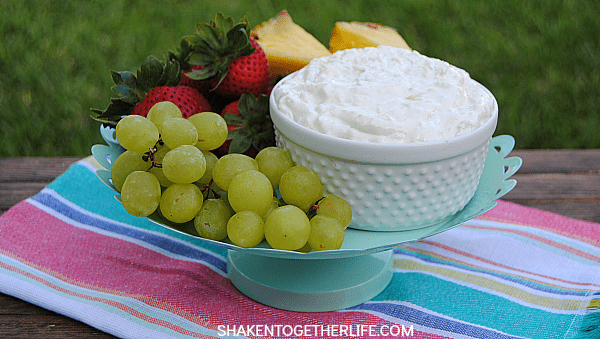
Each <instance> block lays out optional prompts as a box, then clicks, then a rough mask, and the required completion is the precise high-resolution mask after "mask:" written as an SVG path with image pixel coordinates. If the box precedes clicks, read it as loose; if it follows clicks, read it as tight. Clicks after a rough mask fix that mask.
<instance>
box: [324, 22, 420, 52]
mask: <svg viewBox="0 0 600 339" xmlns="http://www.w3.org/2000/svg"><path fill="white" fill-rule="evenodd" d="M379 45H387V46H394V47H400V48H406V49H411V48H410V47H409V46H408V44H407V43H406V41H404V39H403V38H402V36H401V35H400V34H399V33H398V31H396V30H395V29H393V28H391V27H388V26H384V25H381V24H374V23H370V22H356V21H352V22H344V21H339V22H336V23H335V27H334V28H333V31H332V32H331V39H330V40H329V50H330V51H331V53H335V52H336V51H339V50H343V49H348V48H363V47H376V46H379Z"/></svg>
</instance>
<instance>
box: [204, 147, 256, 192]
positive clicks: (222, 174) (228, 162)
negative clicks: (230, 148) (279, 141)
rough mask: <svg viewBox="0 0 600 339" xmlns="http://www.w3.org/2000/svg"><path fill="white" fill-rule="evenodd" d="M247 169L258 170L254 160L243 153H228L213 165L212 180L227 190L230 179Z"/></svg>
mask: <svg viewBox="0 0 600 339" xmlns="http://www.w3.org/2000/svg"><path fill="white" fill-rule="evenodd" d="M247 170H258V164H257V163H256V160H254V159H253V158H251V157H249V156H247V155H245V154H238V153H229V154H226V155H224V156H222V157H221V158H219V160H218V161H217V163H216V164H215V166H214V167H213V171H212V176H213V181H214V182H215V183H216V184H217V186H219V187H221V188H222V189H224V190H225V191H227V190H228V189H229V183H230V182H231V179H233V177H235V176H236V175H237V174H238V173H240V172H243V171H247Z"/></svg>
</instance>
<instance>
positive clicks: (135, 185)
mask: <svg viewBox="0 0 600 339" xmlns="http://www.w3.org/2000/svg"><path fill="white" fill-rule="evenodd" d="M160 192H161V191H160V184H159V183H158V179H156V177H155V176H154V175H152V174H151V173H148V172H145V171H135V172H132V173H130V174H129V175H128V176H127V179H125V182H124V183H123V189H122V190H121V202H122V203H123V207H125V210H126V211H127V212H128V213H129V214H131V215H134V216H136V217H147V216H149V215H150V214H152V213H154V211H156V208H157V207H158V204H159V202H160Z"/></svg>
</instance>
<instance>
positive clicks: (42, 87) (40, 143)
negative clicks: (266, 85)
mask: <svg viewBox="0 0 600 339" xmlns="http://www.w3.org/2000/svg"><path fill="white" fill-rule="evenodd" d="M250 3H251V4H250ZM282 9H287V10H288V11H289V12H290V14H291V16H292V18H293V19H294V21H295V22H296V23H298V24H299V25H301V26H302V27H304V28H305V29H306V30H307V31H309V32H311V33H312V34H313V35H315V37H316V38H317V39H319V40H320V41H321V42H323V43H324V44H325V45H326V46H328V41H329V36H330V34H331V29H332V28H333V26H334V24H335V22H336V21H371V22H378V23H382V24H385V25H389V26H392V27H395V28H397V29H398V31H399V32H400V33H401V34H402V35H403V37H404V38H405V40H406V41H407V42H408V44H409V45H410V46H411V47H413V48H414V49H416V50H418V51H419V52H421V53H422V54H425V55H428V56H431V57H435V58H440V59H443V60H446V61H448V62H450V63H452V64H454V65H456V66H458V67H461V68H463V69H465V70H467V71H468V72H469V73H470V74H471V76H472V77H473V78H474V79H476V80H477V81H479V82H481V83H482V84H483V85H485V86H486V87H487V88H489V89H490V90H491V91H492V93H494V95H495V96H496V98H497V100H498V104H499V108H500V118H499V123H498V128H497V133H496V134H511V135H513V136H514V137H515V139H516V140H517V145H516V147H517V148H521V149H533V148H600V114H599V113H600V112H599V107H600V102H599V98H600V95H599V94H600V67H599V66H600V62H599V60H600V51H599V46H600V41H599V39H600V34H598V32H600V2H598V1H594V0H589V1H584V0H581V1H558V0H547V1H533V0H532V1H520V0H505V1H497V0H488V1H426V0H403V1H397V2H394V3H392V2H388V1H379V0H370V1H367V0H362V1H361V0H355V1H352V2H350V3H349V4H348V2H347V1H342V0H325V1H324V0H317V1H302V2H300V1H267V0H255V1H252V2H250V1H248V2H245V1H240V0H237V1H236V0H229V1H225V0H224V1H210V2H209V1H181V0H180V1H174V0H173V1H154V2H146V1H141V0H130V1H125V0H118V1H99V0H95V1H57V0H52V1H43V0H39V1H34V0H3V1H0V36H1V37H2V43H1V44H0V138H1V140H2V147H1V148H0V157H18V156H85V155H89V154H90V147H91V146H92V145H93V144H96V143H101V142H102V139H101V138H100V136H99V133H98V128H99V124H98V123H97V122H95V121H93V120H92V119H91V118H90V108H92V107H93V108H105V107H106V105H107V104H108V101H109V99H110V98H111V97H112V96H113V94H112V91H111V89H110V87H111V85H112V82H111V77H110V73H109V71H110V70H111V69H113V70H119V71H121V70H131V71H134V70H136V69H137V67H138V66H139V64H140V63H141V61H142V60H143V59H144V58H145V57H147V56H148V55H155V56H161V55H162V54H165V53H166V52H168V51H169V50H172V49H174V48H176V47H177V45H178V43H179V40H180V38H181V37H182V36H183V35H187V34H190V33H193V31H194V27H195V24H196V23H197V22H207V21H209V20H211V19H213V18H214V15H215V14H216V12H222V13H224V14H225V15H227V16H232V17H233V18H234V19H236V20H238V19H240V18H241V17H242V16H243V15H247V16H248V18H249V20H250V23H251V25H252V26H254V25H257V24H259V23H260V22H262V21H265V20H267V19H268V18H270V17H272V16H274V15H275V14H277V13H278V12H279V11H280V10H282Z"/></svg>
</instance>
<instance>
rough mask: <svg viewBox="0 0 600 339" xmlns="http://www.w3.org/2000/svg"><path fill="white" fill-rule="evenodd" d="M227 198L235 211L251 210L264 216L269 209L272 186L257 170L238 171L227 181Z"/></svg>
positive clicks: (271, 199)
mask: <svg viewBox="0 0 600 339" xmlns="http://www.w3.org/2000/svg"><path fill="white" fill-rule="evenodd" d="M227 193H228V199H229V204H230V205H231V208H233V210H234V211H236V212H241V211H253V212H256V213H258V215H260V216H261V218H262V217H264V216H265V215H266V214H267V212H269V210H270V209H271V202H272V201H273V187H272V186H271V182H270V181H269V179H268V178H267V177H266V176H265V175H264V174H262V173H260V172H259V171H257V170H247V171H244V172H240V173H238V174H237V175H236V176H235V177H233V179H231V182H230V183H229V190H228V191H227Z"/></svg>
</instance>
